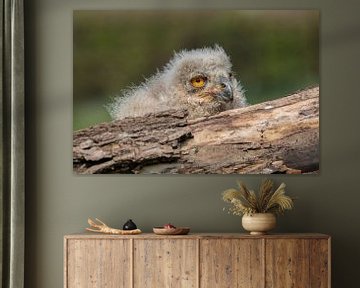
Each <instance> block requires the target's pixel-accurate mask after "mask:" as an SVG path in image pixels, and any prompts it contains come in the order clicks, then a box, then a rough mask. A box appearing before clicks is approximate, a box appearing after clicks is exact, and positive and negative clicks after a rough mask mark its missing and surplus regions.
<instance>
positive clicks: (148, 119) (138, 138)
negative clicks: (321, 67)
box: [73, 87, 319, 174]
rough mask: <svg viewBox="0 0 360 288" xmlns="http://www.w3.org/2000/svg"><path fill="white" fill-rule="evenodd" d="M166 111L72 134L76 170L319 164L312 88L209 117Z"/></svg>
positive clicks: (304, 167) (253, 169)
mask: <svg viewBox="0 0 360 288" xmlns="http://www.w3.org/2000/svg"><path fill="white" fill-rule="evenodd" d="M187 115H188V113H187V111H184V110H169V111H164V112H160V113H157V114H148V115H146V116H144V117H133V118H125V119H122V120H118V121H113V122H109V123H102V124H99V125H96V126H93V127H89V128H86V129H83V130H79V131H76V132H74V137H73V168H74V171H75V172H76V173H80V174H97V173H101V174H102V173H104V174H107V173H126V174H139V173H141V174H149V173H151V174H162V173H171V174H199V173H201V174H203V173H220V174H231V173H235V174H271V173H315V172H316V171H317V170H318V169H319V87H315V88H310V89H307V90H304V91H300V92H297V93H294V94H293V95H291V96H287V97H283V98H279V99H276V100H273V101H268V102H264V103H260V104H257V105H252V106H248V107H244V108H239V109H234V110H228V111H224V112H222V113H219V114H217V115H214V116H211V117H202V118H197V119H194V120H188V119H187Z"/></svg>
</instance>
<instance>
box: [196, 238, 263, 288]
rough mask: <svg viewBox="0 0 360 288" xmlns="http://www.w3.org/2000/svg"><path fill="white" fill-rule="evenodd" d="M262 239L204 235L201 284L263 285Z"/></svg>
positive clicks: (216, 286) (215, 287) (223, 287)
mask: <svg viewBox="0 0 360 288" xmlns="http://www.w3.org/2000/svg"><path fill="white" fill-rule="evenodd" d="M262 241H263V240H261V239H255V240H252V239H251V240H250V239H204V240H202V241H201V247H200V263H201V264H200V287H213V288H233V287H248V288H259V287H263V277H262V276H263V275H262V271H263V267H264V262H263V257H262V256H263V247H262Z"/></svg>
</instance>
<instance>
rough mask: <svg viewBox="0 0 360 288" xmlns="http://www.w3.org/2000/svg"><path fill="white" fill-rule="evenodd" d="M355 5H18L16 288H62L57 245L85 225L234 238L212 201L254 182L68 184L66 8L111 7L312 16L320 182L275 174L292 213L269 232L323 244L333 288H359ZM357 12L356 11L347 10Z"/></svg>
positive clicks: (114, 179)
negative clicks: (20, 278) (21, 28)
mask: <svg viewBox="0 0 360 288" xmlns="http://www.w3.org/2000/svg"><path fill="white" fill-rule="evenodd" d="M356 2H357V1H356V0H355V1H350V0H349V1H335V0H334V1H329V0H328V1H325V0H324V1H315V0H303V1H290V0H271V1H265V0H264V1H255V0H243V1H235V0H234V1H196V2H195V1H169V0H168V1H160V0H158V1H155V0H153V1H142V2H140V1H126V2H125V1H115V0H107V1H105V0H104V1H91V0H62V1H59V0H53V1H52V0H37V1H27V3H25V8H26V49H27V50H26V57H27V60H26V73H27V76H26V87H27V88H26V91H27V94H26V102H27V114H26V121H27V122H26V124H27V128H26V129H27V135H26V136H27V138H26V139H27V140H26V141H27V142H26V143H27V144H26V147H27V151H26V152H27V164H26V165H27V175H26V179H27V180H26V181H27V183H26V185H27V186H26V187H27V189H26V201H27V203H26V263H25V264H26V287H33V288H49V287H51V288H60V287H63V286H62V285H63V280H62V277H63V235H65V234H68V233H73V232H80V231H82V230H83V228H84V227H85V226H86V225H87V224H86V220H87V217H88V216H91V217H98V218H100V219H103V220H105V221H106V222H107V223H109V224H110V225H113V226H121V225H122V223H123V222H124V221H125V220H127V219H128V218H132V219H134V221H135V222H136V223H137V224H138V225H139V226H140V228H142V229H143V230H145V231H150V229H151V227H152V226H154V225H159V224H162V223H165V222H172V223H174V224H176V225H189V226H191V227H192V231H194V232H195V231H196V232H205V231H206V232H238V231H241V228H240V218H238V217H235V216H231V215H228V214H227V213H225V212H223V210H222V208H223V206H224V204H223V203H222V201H221V200H220V192H221V191H223V190H224V189H226V188H228V187H231V186H233V185H234V184H235V180H236V179H238V178H241V179H243V180H245V181H246V183H248V184H249V185H250V186H251V185H253V186H255V185H257V184H258V182H259V181H260V179H261V177H260V176H242V177H237V176H220V175H219V176H195V175H194V176H105V175H102V176H92V177H87V176H74V175H73V174H72V149H71V147H72V10H73V9H114V8H122V9H124V8H149V9H153V8H156V7H161V8H192V7H197V8H199V7H202V8H218V7H219V8H238V9H255V8H256V9H320V11H321V96H320V97H321V98H320V100H321V101H320V102H321V105H320V110H321V111H320V126H321V127H320V133H321V134H320V138H321V164H320V165H321V172H320V175H318V176H313V175H307V176H306V175H305V176H284V175H276V176H273V177H272V178H273V179H274V180H275V181H276V183H277V184H279V183H280V182H281V181H284V182H285V183H286V184H287V187H288V192H289V193H290V194H291V195H297V196H298V197H299V199H298V200H297V201H296V209H295V210H294V211H293V212H290V213H288V214H287V215H286V216H285V217H282V218H280V221H279V225H278V231H279V232H322V233H328V234H330V235H332V237H333V255H332V256H333V287H346V288H350V287H358V284H356V283H359V282H358V274H359V271H358V270H359V268H360V267H359V265H358V263H359V259H360V249H359V246H360V229H359V227H360V225H359V224H360V223H359V203H360V188H359V183H360V181H359V172H360V169H359V162H360V152H359V147H360V136H359V130H360V129H359V123H360V117H359V114H360V113H359V112H358V110H359V107H360V95H359V90H358V87H359V82H360V81H359V66H360V52H359V51H360V33H359V32H360V23H359V20H358V19H359V16H358V14H359V12H358V11H359V8H360V5H356V4H355V3H356ZM356 6H357V7H356Z"/></svg>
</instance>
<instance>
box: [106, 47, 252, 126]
mask: <svg viewBox="0 0 360 288" xmlns="http://www.w3.org/2000/svg"><path fill="white" fill-rule="evenodd" d="M231 66H232V65H231V62H230V58H229V56H227V55H226V53H225V51H224V49H223V48H221V47H220V46H218V45H216V46H215V47H214V48H202V49H195V50H183V51H181V52H179V53H175V55H174V57H173V58H172V59H171V60H170V61H169V63H168V64H166V65H165V67H164V68H163V69H162V70H161V71H159V72H157V73H156V74H155V75H154V76H152V77H151V78H149V79H147V80H146V81H145V82H144V83H142V84H141V85H140V86H138V87H136V88H133V89H129V90H127V91H125V92H124V94H123V95H122V96H121V97H118V98H116V99H115V101H114V102H113V103H111V104H110V105H109V107H108V110H109V113H110V115H111V116H112V118H113V119H122V118H124V117H136V116H143V115H145V114H147V113H155V112H160V111H164V110H169V109H187V110H188V112H189V118H197V117H203V116H210V115H214V114H216V113H219V112H221V111H224V110H228V109H233V108H238V107H243V106H246V99H245V96H244V94H243V91H242V87H241V85H240V84H239V82H238V81H237V80H236V79H235V77H234V76H233V74H232V72H231Z"/></svg>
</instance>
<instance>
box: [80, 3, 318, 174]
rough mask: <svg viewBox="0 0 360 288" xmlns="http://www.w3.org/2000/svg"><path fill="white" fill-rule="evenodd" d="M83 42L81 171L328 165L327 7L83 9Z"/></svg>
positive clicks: (233, 170)
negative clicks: (322, 82)
mask: <svg viewBox="0 0 360 288" xmlns="http://www.w3.org/2000/svg"><path fill="white" fill-rule="evenodd" d="M202 19H206V21H202ZM73 40H74V42H73V45H74V46H73V49H74V50H73V52H74V53H73V69H74V70H73V71H74V74H73V79H74V81H73V84H74V86H73V129H74V139H73V141H74V142H73V168H74V172H75V173H77V174H109V173H115V174H116V173H117V174H271V173H287V174H289V173H290V174H303V173H317V172H318V171H319V87H318V85H319V12H318V11H316V10H266V11H265V10H264V11H263V10H251V11H250V10H228V11H225V10H220V11H219V10H217V11H207V12H201V11H195V12H194V11H123V10H111V11H99V10H77V11H74V13H73ZM289 95H291V96H289Z"/></svg>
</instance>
